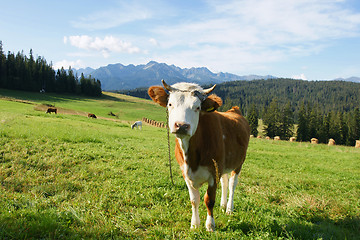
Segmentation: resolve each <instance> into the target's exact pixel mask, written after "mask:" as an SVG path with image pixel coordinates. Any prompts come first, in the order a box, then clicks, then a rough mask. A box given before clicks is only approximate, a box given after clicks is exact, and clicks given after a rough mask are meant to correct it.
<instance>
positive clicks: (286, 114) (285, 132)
mask: <svg viewBox="0 0 360 240" xmlns="http://www.w3.org/2000/svg"><path fill="white" fill-rule="evenodd" d="M293 126H294V118H293V113H292V110H291V105H290V102H289V103H288V104H287V105H286V106H285V108H284V109H283V110H282V113H281V122H280V134H279V136H280V138H281V139H284V140H288V139H289V138H290V137H291V136H292V135H293V130H292V129H293Z"/></svg>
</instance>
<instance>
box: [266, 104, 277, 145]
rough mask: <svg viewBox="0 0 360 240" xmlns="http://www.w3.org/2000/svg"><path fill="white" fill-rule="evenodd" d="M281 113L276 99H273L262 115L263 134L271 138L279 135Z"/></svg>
mask: <svg viewBox="0 0 360 240" xmlns="http://www.w3.org/2000/svg"><path fill="white" fill-rule="evenodd" d="M280 122H281V113H280V109H279V106H278V101H277V99H273V100H272V101H271V103H270V106H269V107H268V109H267V111H266V114H265V116H264V125H265V129H264V131H265V134H266V136H269V137H271V138H273V137H275V136H279V135H280V133H281V131H280Z"/></svg>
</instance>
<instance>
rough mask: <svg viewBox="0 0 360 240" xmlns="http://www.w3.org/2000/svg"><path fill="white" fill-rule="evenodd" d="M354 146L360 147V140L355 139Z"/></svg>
mask: <svg viewBox="0 0 360 240" xmlns="http://www.w3.org/2000/svg"><path fill="white" fill-rule="evenodd" d="M355 147H356V148H360V140H356V143H355Z"/></svg>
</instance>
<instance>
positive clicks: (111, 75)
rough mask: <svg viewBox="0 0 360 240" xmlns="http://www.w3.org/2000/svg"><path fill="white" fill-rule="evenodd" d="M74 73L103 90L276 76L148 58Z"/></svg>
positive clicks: (212, 82)
mask: <svg viewBox="0 0 360 240" xmlns="http://www.w3.org/2000/svg"><path fill="white" fill-rule="evenodd" d="M73 70H74V73H77V75H78V76H80V75H81V74H82V73H83V74H84V75H85V76H89V75H91V77H93V78H96V79H99V80H100V81H101V87H102V89H103V90H127V89H135V88H140V87H149V86H151V85H160V84H161V82H160V80H161V79H165V80H166V81H167V83H169V84H173V83H176V82H194V83H198V84H200V85H205V84H214V83H223V82H229V81H236V80H245V81H250V80H255V79H265V80H267V79H275V78H277V77H274V76H271V75H265V76H260V75H245V76H239V75H235V74H232V73H223V72H220V73H213V72H211V71H210V70H209V69H207V68H206V67H200V68H194V67H193V68H180V67H177V66H175V65H167V64H166V63H158V62H155V61H150V62H148V63H147V64H141V65H133V64H130V65H127V66H125V65H123V64H121V63H116V64H109V65H107V66H105V67H100V68H98V69H93V68H89V67H88V68H81V69H78V70H76V69H73ZM334 80H338V81H351V82H359V83H360V78H358V77H351V78H347V79H343V78H338V79H334Z"/></svg>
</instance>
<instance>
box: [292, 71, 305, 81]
mask: <svg viewBox="0 0 360 240" xmlns="http://www.w3.org/2000/svg"><path fill="white" fill-rule="evenodd" d="M291 78H292V79H299V80H308V79H307V77H306V76H305V74H303V73H301V74H300V75H294V76H292V77H291Z"/></svg>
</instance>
